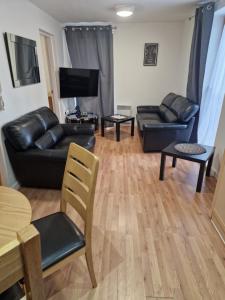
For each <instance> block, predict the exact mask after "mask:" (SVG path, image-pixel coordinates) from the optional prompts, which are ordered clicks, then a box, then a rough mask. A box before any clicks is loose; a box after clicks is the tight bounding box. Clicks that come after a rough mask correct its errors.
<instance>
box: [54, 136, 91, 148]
mask: <svg viewBox="0 0 225 300" xmlns="http://www.w3.org/2000/svg"><path fill="white" fill-rule="evenodd" d="M70 143H76V144H78V145H80V146H81V147H84V148H86V149H87V150H90V149H92V148H93V146H94V145H95V136H94V135H93V136H89V135H71V136H66V137H63V138H62V140H61V141H60V142H58V143H57V144H56V145H55V146H54V149H65V148H68V145H69V144H70Z"/></svg>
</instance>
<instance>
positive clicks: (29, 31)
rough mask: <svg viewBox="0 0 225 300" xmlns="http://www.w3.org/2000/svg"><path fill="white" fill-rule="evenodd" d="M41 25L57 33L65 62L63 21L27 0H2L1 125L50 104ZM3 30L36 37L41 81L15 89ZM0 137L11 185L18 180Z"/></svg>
mask: <svg viewBox="0 0 225 300" xmlns="http://www.w3.org/2000/svg"><path fill="white" fill-rule="evenodd" d="M39 29H42V30H44V31H46V32H48V33H51V34H53V35H54V37H55V49H56V64H57V65H58V66H59V65H62V63H63V61H62V60H63V53H62V31H61V25H60V24H59V23H58V22H57V21H55V20H54V19H53V18H52V17H50V16H49V15H47V14H46V13H44V12H43V11H41V10H40V9H39V8H37V7H36V6H34V5H33V4H31V3H30V2H29V1H27V0H20V1H18V0H1V1H0V82H1V86H2V95H3V98H4V101H5V111H0V127H2V125H3V124H5V123H6V122H8V121H10V120H13V119H15V118H16V117H19V116H21V115H23V114H25V113H27V112H29V111H32V110H34V109H37V108H39V107H41V106H44V105H48V102H47V89H46V85H45V80H44V68H43V63H42V55H41V45H40V36H39ZM3 32H10V33H14V34H16V35H21V36H23V37H26V38H30V39H33V40H36V41H37V51H38V58H39V67H40V76H41V83H39V84H34V85H30V86H25V87H21V88H16V89H15V88H13V87H12V82H11V77H10V72H9V66H8V60H7V57H6V50H5V45H4V40H3ZM56 67H57V66H56ZM0 138H1V139H0V173H3V174H2V175H3V183H4V184H7V185H10V186H12V185H14V184H15V178H14V175H13V172H12V170H11V168H10V165H9V162H8V159H7V156H6V154H5V150H4V146H3V142H2V139H3V137H0Z"/></svg>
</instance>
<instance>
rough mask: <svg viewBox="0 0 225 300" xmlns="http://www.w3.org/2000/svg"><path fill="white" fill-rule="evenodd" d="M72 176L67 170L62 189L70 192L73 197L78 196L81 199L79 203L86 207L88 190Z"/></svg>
mask: <svg viewBox="0 0 225 300" xmlns="http://www.w3.org/2000/svg"><path fill="white" fill-rule="evenodd" d="M74 175H75V174H74ZM74 175H73V174H71V173H70V172H69V171H68V170H67V174H66V176H65V179H64V187H65V188H68V189H69V190H71V192H73V193H74V194H75V195H78V196H79V197H80V198H81V201H82V202H84V204H85V205H87V202H88V194H89V193H88V192H89V188H88V187H87V186H86V185H84V183H83V182H82V181H80V180H79V179H77V178H76V177H75V176H74Z"/></svg>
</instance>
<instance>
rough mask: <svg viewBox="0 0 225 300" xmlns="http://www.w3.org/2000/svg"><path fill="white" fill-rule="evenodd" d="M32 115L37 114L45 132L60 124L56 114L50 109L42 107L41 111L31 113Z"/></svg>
mask: <svg viewBox="0 0 225 300" xmlns="http://www.w3.org/2000/svg"><path fill="white" fill-rule="evenodd" d="M30 114H35V115H36V116H37V117H38V118H39V119H40V121H41V122H42V124H43V126H44V128H45V130H48V129H49V128H51V127H53V126H55V125H57V124H59V120H58V118H57V116H56V115H55V114H54V112H53V111H52V110H51V109H49V108H48V107H41V108H40V109H38V110H36V111H34V112H31V113H30Z"/></svg>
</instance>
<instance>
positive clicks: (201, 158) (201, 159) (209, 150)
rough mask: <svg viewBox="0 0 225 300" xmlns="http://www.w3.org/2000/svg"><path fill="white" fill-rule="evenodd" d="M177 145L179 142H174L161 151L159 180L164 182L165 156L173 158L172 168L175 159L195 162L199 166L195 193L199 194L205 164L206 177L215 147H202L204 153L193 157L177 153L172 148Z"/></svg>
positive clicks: (174, 164) (174, 165)
mask: <svg viewBox="0 0 225 300" xmlns="http://www.w3.org/2000/svg"><path fill="white" fill-rule="evenodd" d="M179 143H180V142H174V143H172V144H170V145H169V146H167V147H166V148H165V149H163V150H162V152H161V164H160V175H159V180H164V170H165V164H166V156H171V157H173V162H172V167H173V168H175V167H176V162H177V158H180V159H184V160H189V161H193V162H197V163H199V164H200V169H199V175H198V182H197V187H196V192H198V193H200V192H201V190H202V182H203V178H204V174H205V167H206V164H207V169H206V176H210V171H211V167H212V162H213V156H214V152H215V147H211V146H206V145H202V146H203V147H204V148H205V149H206V152H205V153H203V154H197V155H193V154H192V155H191V154H184V153H182V152H179V151H177V150H176V149H175V148H174V146H175V145H176V144H179Z"/></svg>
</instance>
